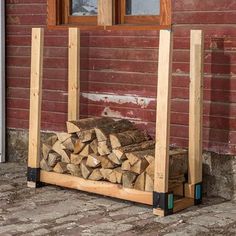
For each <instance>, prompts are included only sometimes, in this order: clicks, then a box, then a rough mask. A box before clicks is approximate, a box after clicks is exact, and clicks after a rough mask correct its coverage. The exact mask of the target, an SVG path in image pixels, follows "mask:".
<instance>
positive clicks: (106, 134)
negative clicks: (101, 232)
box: [40, 118, 187, 191]
mask: <svg viewBox="0 0 236 236" xmlns="http://www.w3.org/2000/svg"><path fill="white" fill-rule="evenodd" d="M154 156H155V141H154V140H152V139H151V137H150V136H148V135H147V133H146V132H143V131H141V130H139V129H137V127H135V125H134V124H133V123H132V122H130V121H128V120H119V121H114V120H113V119H111V118H88V119H82V120H79V121H68V122H67V133H57V134H56V135H54V136H52V137H50V138H49V139H48V140H47V141H46V142H45V143H43V144H42V159H41V162H40V167H41V169H43V170H45V171H54V172H57V173H60V174H71V175H73V176H78V177H82V178H84V179H88V180H93V181H100V180H103V181H109V182H111V183H117V184H122V185H123V187H125V188H135V189H138V190H142V191H153V184H154V164H155V162H154ZM186 172H187V151H186V150H182V149H181V150H180V149H173V150H170V168H169V176H170V177H169V188H170V189H172V188H174V187H176V186H178V185H180V184H182V183H183V182H184V181H185V178H184V176H185V174H186Z"/></svg>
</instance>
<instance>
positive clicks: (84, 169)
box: [80, 159, 93, 179]
mask: <svg viewBox="0 0 236 236" xmlns="http://www.w3.org/2000/svg"><path fill="white" fill-rule="evenodd" d="M80 170H81V174H82V176H83V178H84V179H88V177H89V176H90V174H91V173H92V172H93V169H92V168H90V167H88V166H87V165H86V159H84V160H82V161H81V163H80Z"/></svg>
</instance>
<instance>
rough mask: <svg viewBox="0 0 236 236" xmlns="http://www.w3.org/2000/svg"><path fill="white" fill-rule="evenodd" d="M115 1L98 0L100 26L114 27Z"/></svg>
mask: <svg viewBox="0 0 236 236" xmlns="http://www.w3.org/2000/svg"><path fill="white" fill-rule="evenodd" d="M112 7H113V1H111V0H98V25H100V26H112V23H113V8H112Z"/></svg>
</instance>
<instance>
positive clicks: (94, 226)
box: [0, 163, 236, 236]
mask: <svg viewBox="0 0 236 236" xmlns="http://www.w3.org/2000/svg"><path fill="white" fill-rule="evenodd" d="M0 235H4V236H5V235H29V236H33V235H84V236H87V235H125V236H126V235H127V236H128V235H131V236H132V235H169V236H172V235H181V236H182V235H236V204H235V202H225V201H223V200H222V199H204V204H203V205H201V206H200V207H199V206H195V207H192V208H189V209H187V210H185V211H183V212H181V213H180V214H175V215H172V216H169V217H166V218H160V217H156V216H153V214H152V209H151V208H150V207H147V206H143V205H138V204H134V203H130V202H125V201H119V200H114V199H111V198H106V197H102V196H96V195H92V194H86V193H83V192H80V191H75V190H66V189H62V188H59V187H53V186H47V187H43V188H40V189H37V190H34V189H29V188H27V187H26V168H25V166H22V165H19V164H15V163H8V164H0Z"/></svg>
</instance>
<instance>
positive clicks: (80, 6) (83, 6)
mask: <svg viewBox="0 0 236 236" xmlns="http://www.w3.org/2000/svg"><path fill="white" fill-rule="evenodd" d="M97 13H98V8H97V0H72V15H73V16H93V15H97Z"/></svg>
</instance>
